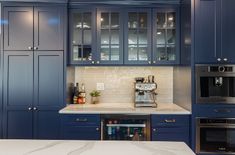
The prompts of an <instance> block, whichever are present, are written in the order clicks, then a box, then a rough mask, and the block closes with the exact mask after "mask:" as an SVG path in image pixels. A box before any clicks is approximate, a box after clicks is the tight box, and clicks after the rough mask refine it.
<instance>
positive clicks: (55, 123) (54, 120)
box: [34, 109, 60, 139]
mask: <svg viewBox="0 0 235 155" xmlns="http://www.w3.org/2000/svg"><path fill="white" fill-rule="evenodd" d="M34 122H35V123H34V138H36V139H59V138H60V116H59V113H58V110H54V111H53V110H40V109H38V110H36V111H35V112H34Z"/></svg>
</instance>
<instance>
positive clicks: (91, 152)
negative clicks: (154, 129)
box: [0, 140, 195, 155]
mask: <svg viewBox="0 0 235 155" xmlns="http://www.w3.org/2000/svg"><path fill="white" fill-rule="evenodd" d="M0 150H1V151H0V154H2V155H110V154H112V155H195V154H194V153H193V152H192V151H191V149H190V148H189V147H188V146H187V145H186V144H185V143H182V142H143V141H142V142H139V141H69V140H0Z"/></svg>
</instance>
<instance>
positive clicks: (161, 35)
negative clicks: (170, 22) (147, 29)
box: [156, 29, 166, 44]
mask: <svg viewBox="0 0 235 155" xmlns="http://www.w3.org/2000/svg"><path fill="white" fill-rule="evenodd" d="M156 35H157V37H156V39H157V44H165V43H166V39H165V36H166V30H163V29H160V30H157V34H156Z"/></svg>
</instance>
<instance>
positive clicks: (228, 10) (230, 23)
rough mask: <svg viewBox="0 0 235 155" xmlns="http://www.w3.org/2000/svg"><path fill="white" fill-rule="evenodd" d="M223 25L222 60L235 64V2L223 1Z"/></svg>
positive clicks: (231, 0)
mask: <svg viewBox="0 0 235 155" xmlns="http://www.w3.org/2000/svg"><path fill="white" fill-rule="evenodd" d="M221 3H222V4H221V6H222V10H221V14H222V19H221V22H222V23H221V24H222V33H221V36H222V38H221V39H222V46H221V51H222V58H223V59H224V58H226V59H227V61H228V62H229V63H234V62H235V44H234V43H235V37H234V36H235V31H234V28H235V18H234V10H235V1H234V0H221Z"/></svg>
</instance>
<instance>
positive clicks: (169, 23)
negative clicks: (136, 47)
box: [152, 9, 180, 64]
mask: <svg viewBox="0 0 235 155" xmlns="http://www.w3.org/2000/svg"><path fill="white" fill-rule="evenodd" d="M177 12H178V11H177V10H176V9H168V10H166V9H156V10H154V11H153V18H154V20H153V22H154V23H153V44H152V45H153V57H152V62H153V63H154V64H155V63H156V64H177V63H179V39H180V38H179V26H178V22H179V21H178V20H179V18H178V13H177Z"/></svg>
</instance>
